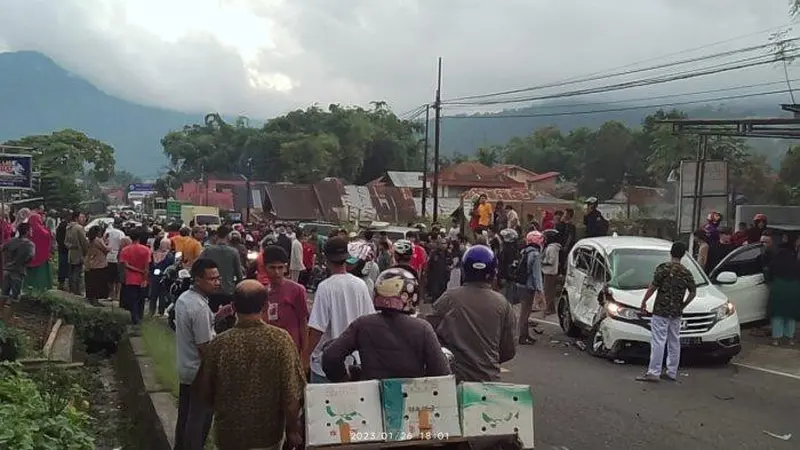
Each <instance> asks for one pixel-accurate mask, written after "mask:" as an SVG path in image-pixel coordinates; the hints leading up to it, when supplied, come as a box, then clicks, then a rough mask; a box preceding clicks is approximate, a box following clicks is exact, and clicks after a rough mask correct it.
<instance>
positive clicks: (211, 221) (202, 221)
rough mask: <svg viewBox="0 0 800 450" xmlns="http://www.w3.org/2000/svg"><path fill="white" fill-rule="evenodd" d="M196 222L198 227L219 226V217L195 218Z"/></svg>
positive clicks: (201, 216)
mask: <svg viewBox="0 0 800 450" xmlns="http://www.w3.org/2000/svg"><path fill="white" fill-rule="evenodd" d="M194 221H195V223H196V224H197V225H219V217H217V216H204V215H198V216H195V218H194Z"/></svg>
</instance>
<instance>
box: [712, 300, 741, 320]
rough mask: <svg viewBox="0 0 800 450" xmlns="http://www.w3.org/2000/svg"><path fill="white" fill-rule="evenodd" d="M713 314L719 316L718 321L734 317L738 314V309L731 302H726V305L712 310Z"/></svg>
mask: <svg viewBox="0 0 800 450" xmlns="http://www.w3.org/2000/svg"><path fill="white" fill-rule="evenodd" d="M711 312H713V313H714V314H716V315H717V320H722V319H724V318H726V317H730V316H731V315H733V313H735V312H736V307H735V306H733V303H731V302H725V303H724V304H722V305H720V306H717V307H716V308H714V309H712V310H711Z"/></svg>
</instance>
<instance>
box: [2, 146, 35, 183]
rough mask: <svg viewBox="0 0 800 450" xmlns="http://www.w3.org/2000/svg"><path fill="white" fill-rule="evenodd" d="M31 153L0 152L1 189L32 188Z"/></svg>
mask: <svg viewBox="0 0 800 450" xmlns="http://www.w3.org/2000/svg"><path fill="white" fill-rule="evenodd" d="M31 168H32V162H31V155H12V154H8V153H2V154H0V189H31V175H32V171H31Z"/></svg>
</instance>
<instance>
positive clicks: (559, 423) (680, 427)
mask: <svg viewBox="0 0 800 450" xmlns="http://www.w3.org/2000/svg"><path fill="white" fill-rule="evenodd" d="M541 329H542V330H543V331H544V332H545V335H543V336H540V340H539V342H538V343H537V344H536V345H534V346H530V347H521V348H520V349H519V350H518V352H517V356H516V358H515V359H514V360H513V361H511V362H509V363H507V364H505V365H504V367H505V368H507V369H508V372H506V373H504V374H503V378H504V381H507V382H517V383H524V384H530V385H531V387H532V389H533V393H534V398H535V402H536V406H535V436H536V443H537V449H545V450H554V449H569V450H595V449H625V450H633V449H646V450H661V449H664V450H667V449H669V450H672V449H676V448H681V449H684V450H693V449H697V450H701V449H702V450H708V449H737V450H749V449H753V450H755V449H758V450H769V449H798V448H800V420H798V415H799V414H800V380H797V379H792V378H787V377H783V376H778V375H773V374H769V373H764V372H760V371H755V370H750V369H746V368H742V367H737V366H735V365H727V366H713V367H697V366H695V367H692V366H690V367H684V368H682V369H681V371H680V376H679V379H680V382H679V383H678V384H674V383H669V384H668V383H666V382H661V383H657V384H643V383H640V382H636V381H634V378H635V377H636V376H637V375H639V374H641V373H642V371H643V370H644V367H643V365H641V364H631V363H628V364H615V363H613V362H610V361H605V360H601V359H596V358H593V357H591V356H589V355H587V354H585V353H584V352H582V351H580V350H579V349H578V348H576V347H574V346H571V345H570V346H565V342H569V341H571V339H568V338H566V337H565V336H563V335H562V334H561V333H560V330H558V329H557V328H555V327H552V326H549V325H543V326H542V327H541ZM551 339H552V340H557V341H559V342H558V343H555V342H551ZM765 430H766V431H769V432H772V433H775V434H778V435H785V434H789V433H791V434H792V437H791V438H790V439H789V440H788V441H783V440H781V439H777V438H774V437H771V436H768V435H767V434H765V433H764V431H765Z"/></svg>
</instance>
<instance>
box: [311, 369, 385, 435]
mask: <svg viewBox="0 0 800 450" xmlns="http://www.w3.org/2000/svg"><path fill="white" fill-rule="evenodd" d="M305 413H306V444H307V445H309V446H313V445H330V444H345V443H350V442H370V441H382V440H383V438H384V433H383V418H382V415H381V396H380V382H379V381H378V380H371V381H358V382H354V383H336V384H308V385H306V398H305Z"/></svg>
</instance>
